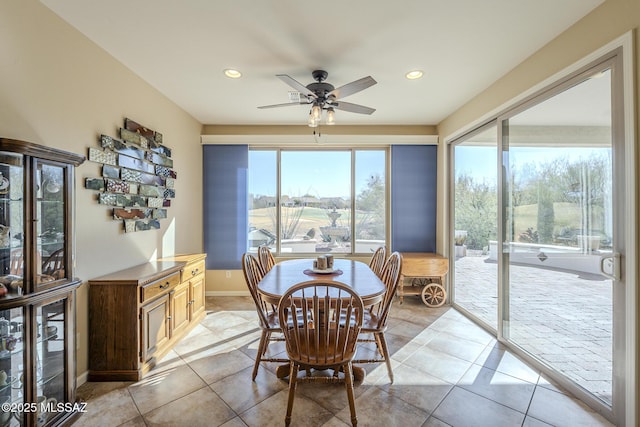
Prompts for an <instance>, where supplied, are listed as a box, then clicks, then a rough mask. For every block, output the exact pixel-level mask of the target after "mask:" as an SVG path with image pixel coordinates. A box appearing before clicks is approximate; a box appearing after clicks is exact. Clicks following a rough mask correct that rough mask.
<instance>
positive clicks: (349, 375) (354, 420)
mask: <svg viewBox="0 0 640 427" xmlns="http://www.w3.org/2000/svg"><path fill="white" fill-rule="evenodd" d="M344 383H345V387H346V388H347V398H348V399H349V411H350V412H351V425H352V426H354V427H355V426H357V425H358V417H357V415H356V399H355V396H354V394H353V372H352V369H351V362H349V363H347V364H346V365H344Z"/></svg>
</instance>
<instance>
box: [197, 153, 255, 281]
mask: <svg viewBox="0 0 640 427" xmlns="http://www.w3.org/2000/svg"><path fill="white" fill-rule="evenodd" d="M202 158H203V165H202V169H203V180H204V182H203V186H202V187H203V193H204V194H203V205H204V215H203V218H204V250H205V252H206V253H207V270H240V269H242V255H243V254H244V253H245V252H246V250H247V228H248V216H247V215H248V214H247V203H248V202H247V168H248V162H249V147H248V146H246V145H203V147H202Z"/></svg>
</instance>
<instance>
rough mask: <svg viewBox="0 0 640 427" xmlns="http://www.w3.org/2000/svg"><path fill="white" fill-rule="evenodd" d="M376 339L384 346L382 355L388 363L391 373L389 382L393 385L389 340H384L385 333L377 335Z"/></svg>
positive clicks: (388, 370)
mask: <svg viewBox="0 0 640 427" xmlns="http://www.w3.org/2000/svg"><path fill="white" fill-rule="evenodd" d="M376 339H377V341H378V342H379V343H380V345H381V346H382V355H383V358H384V360H385V362H387V372H388V373H389V380H391V382H392V383H393V371H392V370H391V357H389V349H388V348H387V340H386V339H385V338H384V332H378V333H376Z"/></svg>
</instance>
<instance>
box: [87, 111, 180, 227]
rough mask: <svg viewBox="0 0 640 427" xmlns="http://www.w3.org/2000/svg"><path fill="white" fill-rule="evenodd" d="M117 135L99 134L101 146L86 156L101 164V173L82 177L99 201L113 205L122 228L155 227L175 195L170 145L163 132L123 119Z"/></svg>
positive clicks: (92, 148) (90, 150) (115, 215)
mask: <svg viewBox="0 0 640 427" xmlns="http://www.w3.org/2000/svg"><path fill="white" fill-rule="evenodd" d="M119 133H120V139H117V138H112V137H111V136H108V135H100V140H99V143H100V147H99V148H96V147H89V160H90V161H92V162H96V163H100V164H102V177H99V178H93V177H91V178H85V184H84V186H85V188H87V189H89V190H94V191H98V193H97V195H98V198H97V200H98V203H100V204H102V205H107V206H113V219H114V220H117V221H122V222H123V224H124V230H125V232H127V233H129V232H133V231H142V230H157V229H159V228H160V222H159V221H158V220H159V219H164V218H167V210H166V209H164V208H166V207H169V206H171V199H173V198H175V196H176V190H175V179H176V172H175V171H174V170H173V169H172V168H173V160H171V149H170V148H168V147H165V146H164V145H162V134H161V133H158V132H155V131H153V130H151V129H148V128H146V127H144V126H142V125H140V124H138V123H136V122H134V121H133V120H131V119H124V127H123V128H120V131H119Z"/></svg>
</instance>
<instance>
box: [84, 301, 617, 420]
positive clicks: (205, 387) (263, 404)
mask: <svg viewBox="0 0 640 427" xmlns="http://www.w3.org/2000/svg"><path fill="white" fill-rule="evenodd" d="M207 309H208V314H207V317H206V318H205V320H204V321H203V322H202V323H201V324H200V325H198V326H197V327H196V328H195V329H194V330H193V331H192V333H190V334H189V335H188V336H187V337H186V338H185V339H184V340H183V341H182V342H180V343H179V344H178V345H177V346H176V347H175V348H174V350H173V351H172V352H171V353H169V354H168V355H167V356H166V357H165V358H164V359H162V360H161V361H160V363H159V365H158V366H157V367H156V368H155V369H154V370H152V371H151V372H150V373H149V374H148V375H147V376H146V377H145V378H144V380H142V381H140V382H137V383H131V382H111V383H86V384H83V385H82V386H80V387H79V389H78V396H79V398H81V399H84V400H85V401H87V402H88V403H87V410H88V413H86V414H84V415H83V416H82V417H81V418H80V419H79V420H78V421H77V422H76V423H75V424H74V426H78V427H79V426H85V425H86V426H92V427H93V426H96V425H100V426H119V425H120V426H161V425H162V426H189V427H192V426H208V427H212V426H225V427H236V426H260V427H264V426H272V425H273V426H280V425H283V423H284V413H285V409H286V402H287V393H288V390H287V382H286V381H285V380H279V379H277V378H276V376H275V368H276V366H275V365H273V364H264V363H263V364H262V365H261V367H260V370H259V373H258V377H257V378H256V381H255V382H253V381H251V370H252V368H253V361H254V357H255V354H256V347H257V344H258V339H259V336H260V331H259V328H258V325H257V316H256V314H255V311H254V310H255V309H254V307H253V303H252V301H251V299H250V298H249V297H214V298H212V297H208V298H207ZM387 341H388V343H389V347H390V352H391V353H392V359H393V371H394V376H395V381H394V383H393V384H391V383H390V382H389V378H388V376H387V371H386V367H385V365H384V364H380V365H378V364H371V365H364V366H365V368H366V370H367V376H366V378H365V379H364V381H362V382H361V383H360V384H358V385H357V387H356V389H355V393H356V410H357V413H358V422H359V425H361V426H385V427H387V426H403V427H411V426H474V427H476V426H492V427H494V426H528V427H533V426H546V425H554V426H610V425H611V424H609V423H608V422H607V421H606V420H605V419H604V418H602V417H601V416H600V415H598V414H596V413H594V412H593V411H592V410H590V409H589V408H588V407H587V406H586V405H584V404H583V403H582V402H580V401H578V400H576V399H574V398H572V397H571V396H569V395H567V394H565V393H563V391H561V390H560V389H558V388H557V387H555V386H554V385H552V384H551V383H549V382H548V381H545V380H544V379H543V378H542V377H541V376H540V375H539V374H538V372H536V371H535V370H533V369H531V368H529V367H528V366H527V365H525V364H524V363H523V362H521V361H520V360H519V359H517V358H516V357H515V356H513V355H512V354H510V353H509V352H508V351H506V350H505V349H504V348H503V347H502V346H501V345H500V344H499V343H497V342H496V341H495V339H493V338H492V337H491V336H490V335H489V334H487V333H486V332H485V331H484V330H482V329H481V328H479V327H477V326H476V325H474V324H473V323H472V322H471V321H469V320H468V319H467V318H465V317H464V316H463V315H461V314H460V313H458V312H457V311H455V310H454V309H452V308H449V307H442V308H438V309H430V308H427V307H426V306H425V305H424V304H423V303H422V302H421V301H420V300H419V298H417V297H409V298H406V299H405V302H404V304H402V305H399V304H398V303H397V302H395V303H394V307H392V311H391V318H390V320H389V330H388V332H387ZM283 349H284V347H283V346H281V345H280V344H279V343H277V344H276V345H275V346H274V345H272V347H271V350H270V352H273V353H278V352H280V351H283ZM361 351H362V353H366V352H368V351H371V349H370V348H363V349H362V350H361ZM359 356H362V355H361V354H360V355H359ZM292 425H293V426H305V427H306V426H345V425H349V407H348V403H347V397H346V392H345V391H344V387H343V386H342V385H341V384H318V383H313V384H309V383H301V384H299V386H298V390H297V393H296V398H295V402H294V408H293V417H292Z"/></svg>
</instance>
